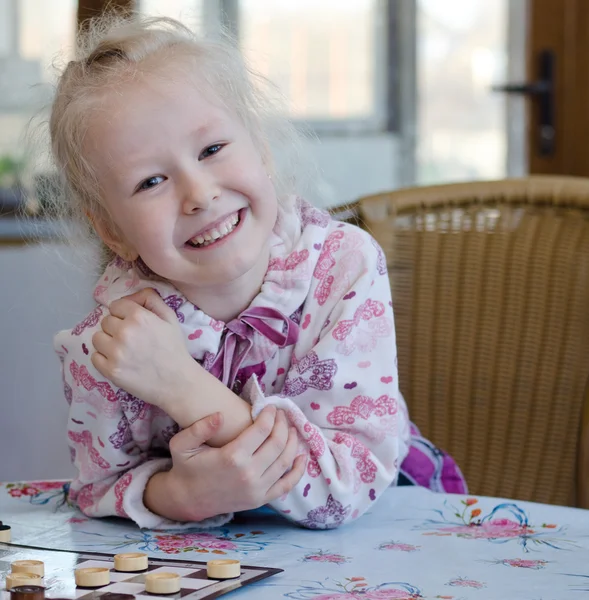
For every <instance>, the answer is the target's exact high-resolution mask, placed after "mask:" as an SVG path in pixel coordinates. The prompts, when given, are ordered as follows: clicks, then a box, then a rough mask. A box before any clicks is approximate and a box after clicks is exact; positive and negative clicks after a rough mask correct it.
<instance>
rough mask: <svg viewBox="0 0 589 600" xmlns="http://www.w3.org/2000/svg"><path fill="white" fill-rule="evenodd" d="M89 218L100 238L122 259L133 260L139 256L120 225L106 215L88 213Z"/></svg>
mask: <svg viewBox="0 0 589 600" xmlns="http://www.w3.org/2000/svg"><path fill="white" fill-rule="evenodd" d="M86 216H87V217H88V220H89V221H90V223H92V226H93V227H94V230H95V231H96V233H97V234H98V236H99V237H100V239H101V240H102V241H103V242H104V244H106V245H107V246H108V247H109V248H110V249H111V250H112V251H113V252H114V253H115V254H117V255H118V256H120V257H121V258H122V259H124V260H127V261H129V262H133V261H134V260H136V259H137V258H138V257H139V254H138V252H137V251H136V250H135V248H133V247H132V246H131V245H130V244H128V243H127V242H126V241H125V239H124V237H123V235H122V233H121V232H120V231H119V229H118V227H117V226H116V225H115V224H114V223H112V221H110V219H109V220H106V218H104V217H97V216H95V215H93V214H90V213H86Z"/></svg>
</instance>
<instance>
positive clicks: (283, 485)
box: [265, 454, 307, 503]
mask: <svg viewBox="0 0 589 600" xmlns="http://www.w3.org/2000/svg"><path fill="white" fill-rule="evenodd" d="M306 465H307V456H306V455H305V454H301V455H299V456H297V457H296V458H295V461H294V463H293V465H292V469H291V470H290V471H289V472H288V473H286V474H285V475H283V476H282V477H281V478H280V479H279V480H278V481H277V482H276V483H275V484H274V485H273V486H272V487H271V488H270V489H269V490H268V492H267V494H266V500H265V502H266V503H268V502H272V501H273V500H276V498H280V496H284V494H288V493H289V492H290V491H291V490H292V489H293V488H294V487H295V486H296V485H297V483H298V482H299V481H300V480H301V479H302V477H303V475H304V474H305V467H306Z"/></svg>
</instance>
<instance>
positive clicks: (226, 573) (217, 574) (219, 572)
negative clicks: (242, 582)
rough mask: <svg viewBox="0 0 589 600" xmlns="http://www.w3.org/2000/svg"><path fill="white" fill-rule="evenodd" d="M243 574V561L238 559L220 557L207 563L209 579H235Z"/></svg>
mask: <svg viewBox="0 0 589 600" xmlns="http://www.w3.org/2000/svg"><path fill="white" fill-rule="evenodd" d="M240 575H241V563H240V562H239V561H238V560H230V559H218V560H209V562H208V563H207V577H208V578H209V579H235V578H236V577H239V576H240Z"/></svg>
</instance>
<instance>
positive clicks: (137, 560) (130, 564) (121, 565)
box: [115, 552, 147, 573]
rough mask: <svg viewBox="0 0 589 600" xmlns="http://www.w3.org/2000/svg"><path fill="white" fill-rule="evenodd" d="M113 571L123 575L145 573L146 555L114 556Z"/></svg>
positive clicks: (135, 553) (137, 553)
mask: <svg viewBox="0 0 589 600" xmlns="http://www.w3.org/2000/svg"><path fill="white" fill-rule="evenodd" d="M115 571H121V572H123V573H134V572H135V571H147V554H143V553H142V552H128V553H126V554H115Z"/></svg>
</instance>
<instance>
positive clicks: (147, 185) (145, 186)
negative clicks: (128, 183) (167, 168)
mask: <svg viewBox="0 0 589 600" xmlns="http://www.w3.org/2000/svg"><path fill="white" fill-rule="evenodd" d="M162 181H164V177H162V176H161V175H155V176H154V177H149V178H148V179H146V180H145V181H144V182H143V183H140V184H139V187H138V188H137V191H139V190H149V189H151V188H152V187H155V186H156V185H157V184H158V183H161V182H162Z"/></svg>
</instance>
